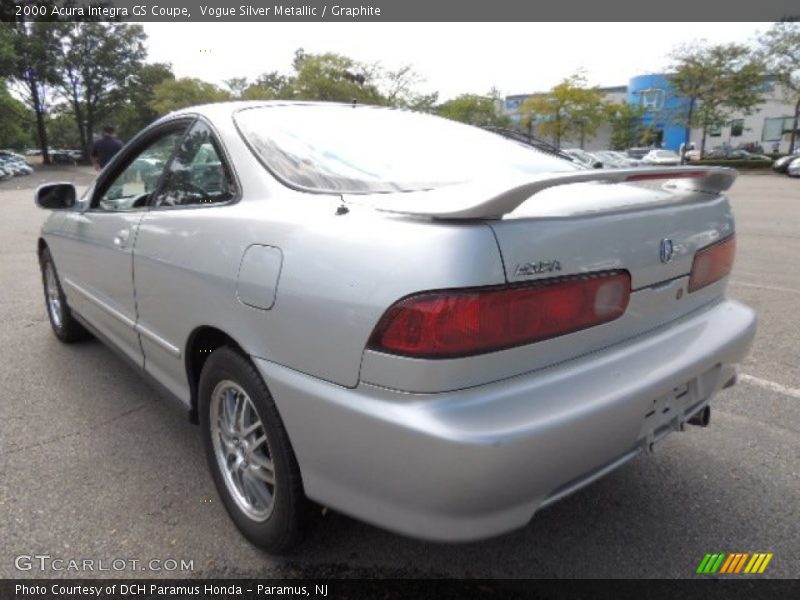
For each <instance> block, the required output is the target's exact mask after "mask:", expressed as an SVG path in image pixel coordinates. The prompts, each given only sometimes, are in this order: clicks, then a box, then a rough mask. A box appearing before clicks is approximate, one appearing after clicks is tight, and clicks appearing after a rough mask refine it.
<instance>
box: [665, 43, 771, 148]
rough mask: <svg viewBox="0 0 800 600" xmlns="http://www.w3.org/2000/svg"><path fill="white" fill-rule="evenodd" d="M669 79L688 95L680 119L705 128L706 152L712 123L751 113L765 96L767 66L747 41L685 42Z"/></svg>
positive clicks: (685, 95) (675, 53) (685, 122)
mask: <svg viewBox="0 0 800 600" xmlns="http://www.w3.org/2000/svg"><path fill="white" fill-rule="evenodd" d="M672 58H673V65H672V67H671V71H672V73H671V74H670V75H669V82H670V85H671V87H672V88H673V90H675V92H676V93H677V94H678V95H679V96H682V97H684V98H686V108H685V112H684V113H683V114H679V115H677V118H676V121H677V122H678V123H679V124H683V126H684V127H685V128H686V135H685V139H684V141H685V143H687V144H688V143H689V134H690V128H692V127H700V128H701V129H702V131H703V134H702V142H701V144H700V153H701V154H703V153H705V147H706V136H707V134H708V130H709V129H710V128H712V127H717V126H721V125H722V124H724V123H725V122H726V121H727V120H728V119H729V118H730V116H731V114H732V113H733V112H734V111H736V112H744V113H747V114H749V113H750V112H751V111H752V110H753V109H754V108H755V107H756V106H757V105H758V104H759V102H761V99H762V94H763V92H762V89H763V84H764V67H763V64H762V63H761V62H760V60H759V59H758V58H757V57H755V56H754V55H753V53H752V51H751V50H750V48H748V47H747V46H745V45H742V44H735V43H732V44H718V45H714V46H697V45H690V46H684V47H681V48H679V49H678V50H676V51H675V52H674V53H673V55H672Z"/></svg>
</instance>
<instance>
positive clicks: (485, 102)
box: [436, 94, 510, 127]
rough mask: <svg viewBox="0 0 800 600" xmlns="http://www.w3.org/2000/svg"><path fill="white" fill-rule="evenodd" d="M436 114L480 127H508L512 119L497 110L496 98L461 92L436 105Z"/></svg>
mask: <svg viewBox="0 0 800 600" xmlns="http://www.w3.org/2000/svg"><path fill="white" fill-rule="evenodd" d="M436 114H438V115H439V116H441V117H445V118H447V119H452V120H454V121H461V122H462V123H468V124H470V125H477V126H478V127H486V126H494V127H508V126H509V124H510V120H509V119H508V117H506V116H504V115H501V114H499V113H498V111H497V105H496V103H495V99H494V98H491V97H488V96H479V95H477V94H461V95H460V96H457V97H455V98H453V99H452V100H448V101H447V102H443V103H442V104H440V105H439V106H437V107H436Z"/></svg>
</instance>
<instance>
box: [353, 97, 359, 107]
mask: <svg viewBox="0 0 800 600" xmlns="http://www.w3.org/2000/svg"><path fill="white" fill-rule="evenodd" d="M356 104H358V98H353V108H355V107H356Z"/></svg>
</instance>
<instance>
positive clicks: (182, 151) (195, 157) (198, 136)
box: [153, 121, 236, 206]
mask: <svg viewBox="0 0 800 600" xmlns="http://www.w3.org/2000/svg"><path fill="white" fill-rule="evenodd" d="M235 195H236V187H235V185H234V183H233V178H232V176H231V173H230V170H229V169H228V167H227V166H226V165H225V163H224V161H223V160H222V152H221V151H220V149H219V146H218V145H217V142H216V141H215V139H214V136H213V135H212V133H211V130H209V128H208V126H207V125H206V124H205V123H203V122H202V121H197V122H196V123H195V124H194V126H193V127H192V128H191V130H189V133H188V134H187V135H186V137H185V138H184V139H183V142H181V145H180V146H179V148H178V151H177V152H176V153H175V158H174V159H173V161H172V163H171V164H170V167H169V172H168V173H167V179H166V181H165V183H164V186H163V187H162V188H161V190H160V191H159V193H158V195H157V196H156V197H155V198H154V200H153V206H191V205H198V204H219V203H222V202H228V201H229V200H231V199H233V198H234V196H235Z"/></svg>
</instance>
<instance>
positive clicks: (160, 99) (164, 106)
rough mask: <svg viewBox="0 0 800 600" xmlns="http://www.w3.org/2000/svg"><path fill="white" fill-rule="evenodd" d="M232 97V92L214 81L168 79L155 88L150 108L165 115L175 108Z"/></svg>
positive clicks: (220, 100) (223, 100) (186, 78)
mask: <svg viewBox="0 0 800 600" xmlns="http://www.w3.org/2000/svg"><path fill="white" fill-rule="evenodd" d="M230 99H231V94H230V92H228V91H227V90H223V89H222V88H220V87H217V86H216V85H214V84H213V83H208V82H206V81H202V80H200V79H194V78H188V77H183V78H181V79H166V80H164V81H162V82H161V83H159V84H158V85H156V86H155V88H154V89H153V98H152V100H151V101H150V108H152V109H153V110H154V111H155V112H157V113H158V114H160V115H165V114H167V113H169V112H172V111H174V110H178V109H181V108H186V107H187V106H194V105H195V104H209V103H212V102H225V101H227V100H230Z"/></svg>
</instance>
